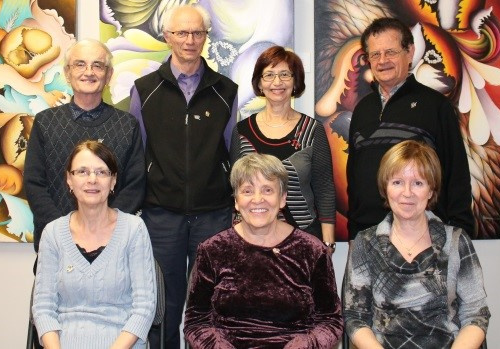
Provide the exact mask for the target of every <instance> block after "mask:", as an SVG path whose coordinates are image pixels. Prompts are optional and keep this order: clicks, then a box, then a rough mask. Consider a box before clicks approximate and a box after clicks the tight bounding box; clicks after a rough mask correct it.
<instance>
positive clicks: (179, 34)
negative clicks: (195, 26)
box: [167, 30, 208, 40]
mask: <svg viewBox="0 0 500 349" xmlns="http://www.w3.org/2000/svg"><path fill="white" fill-rule="evenodd" d="M167 32H168V33H170V34H172V35H174V36H175V37H176V38H178V39H187V37H188V36H189V34H191V35H192V36H193V39H195V40H201V39H204V38H205V36H206V35H207V34H208V31H206V30H195V31H192V32H189V31H186V30H178V31H175V32H171V31H167Z"/></svg>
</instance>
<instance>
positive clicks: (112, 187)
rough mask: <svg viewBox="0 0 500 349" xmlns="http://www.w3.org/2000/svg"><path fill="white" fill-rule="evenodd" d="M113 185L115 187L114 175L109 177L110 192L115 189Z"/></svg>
mask: <svg viewBox="0 0 500 349" xmlns="http://www.w3.org/2000/svg"><path fill="white" fill-rule="evenodd" d="M115 185H116V174H115V175H114V176H112V177H111V190H114V189H115Z"/></svg>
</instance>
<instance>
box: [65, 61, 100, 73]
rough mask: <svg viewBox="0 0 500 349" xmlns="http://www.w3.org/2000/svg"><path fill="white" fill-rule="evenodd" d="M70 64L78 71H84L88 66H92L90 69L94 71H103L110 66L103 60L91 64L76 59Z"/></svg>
mask: <svg viewBox="0 0 500 349" xmlns="http://www.w3.org/2000/svg"><path fill="white" fill-rule="evenodd" d="M68 66H70V67H71V68H73V70H74V71H76V72H77V73H83V72H84V71H86V70H87V67H90V70H92V71H93V72H94V73H102V72H104V71H105V70H106V69H107V68H108V66H107V65H106V64H105V63H104V62H101V61H95V62H92V63H89V64H87V63H86V62H84V61H75V62H73V64H70V65H68Z"/></svg>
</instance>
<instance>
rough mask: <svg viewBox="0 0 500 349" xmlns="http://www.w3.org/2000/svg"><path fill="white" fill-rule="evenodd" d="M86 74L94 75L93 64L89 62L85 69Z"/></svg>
mask: <svg viewBox="0 0 500 349" xmlns="http://www.w3.org/2000/svg"><path fill="white" fill-rule="evenodd" d="M83 73H84V74H85V75H94V69H92V64H87V65H86V66H85V70H84V71H83Z"/></svg>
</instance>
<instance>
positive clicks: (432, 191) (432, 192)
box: [427, 190, 434, 200]
mask: <svg viewBox="0 0 500 349" xmlns="http://www.w3.org/2000/svg"><path fill="white" fill-rule="evenodd" d="M432 195H434V190H431V191H430V193H429V197H428V198H427V199H428V200H430V199H431V198H432Z"/></svg>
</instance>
